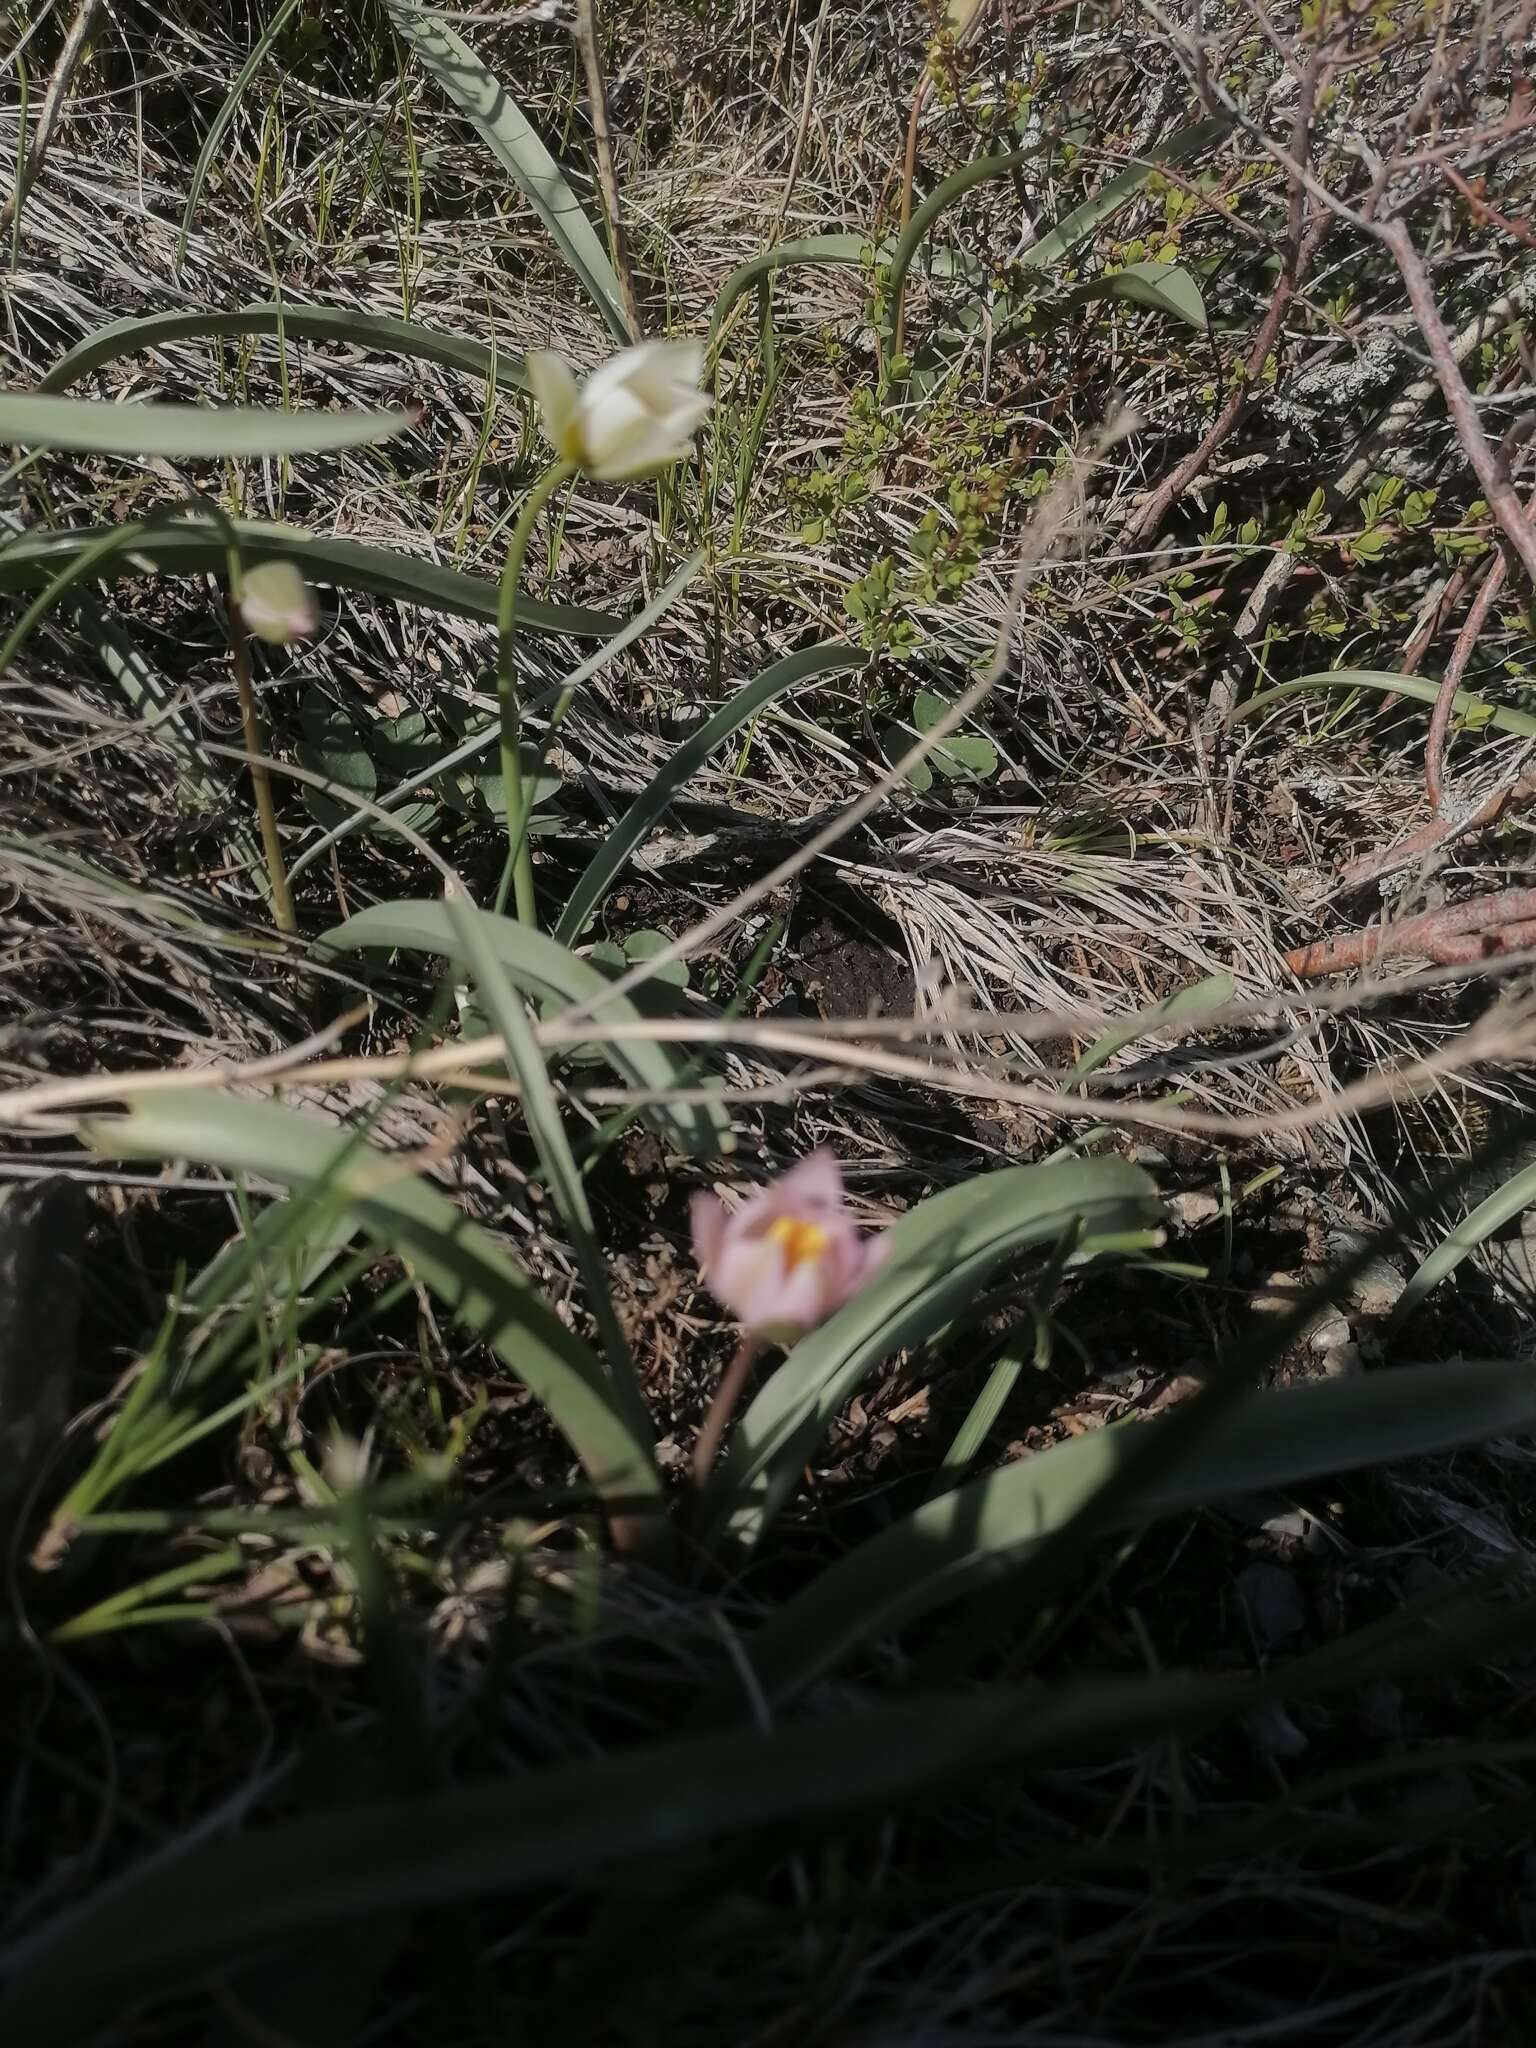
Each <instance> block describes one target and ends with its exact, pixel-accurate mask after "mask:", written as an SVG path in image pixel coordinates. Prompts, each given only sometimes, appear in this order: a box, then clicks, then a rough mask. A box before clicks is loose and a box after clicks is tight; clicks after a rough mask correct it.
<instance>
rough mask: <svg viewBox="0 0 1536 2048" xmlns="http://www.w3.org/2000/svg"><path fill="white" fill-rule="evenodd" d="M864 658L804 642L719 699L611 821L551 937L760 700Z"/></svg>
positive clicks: (592, 896) (568, 929)
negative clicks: (709, 714) (713, 710)
mask: <svg viewBox="0 0 1536 2048" xmlns="http://www.w3.org/2000/svg"><path fill="white" fill-rule="evenodd" d="M868 660H869V656H868V655H867V654H866V653H865V652H864V650H863V649H862V648H859V647H852V646H847V645H844V644H841V643H831V644H829V645H826V646H823V647H805V648H802V649H801V650H800V651H799V653H797V654H790V655H786V656H785V658H784V660H783V661H776V662H775V663H774V664H773V666H772V667H771V668H767V669H764V671H763V673H762V674H761V675H760V676H758V677H757V679H756V680H755V681H754V682H750V683H748V684H747V686H746V688H745V689H744V690H738V691H737V692H736V694H735V696H734V697H732V698H730V699H729V700H728V701H727V702H726V703H724V704H722V705H721V707H720V709H719V710H718V711H717V712H716V713H715V715H714V716H713V718H710V719H707V720H706V721H705V723H704V724H703V725H701V726H700V727H699V729H698V731H697V732H695V733H693V734H691V735H690V736H689V738H687V739H686V740H684V742H683V744H682V745H681V746H680V747H679V748H678V750H677V752H676V753H675V754H674V755H673V756H672V758H671V759H670V760H669V761H668V762H666V764H665V765H664V766H663V767H662V768H660V769H659V770H658V771H657V773H656V774H655V775H654V776H653V777H652V778H651V780H650V782H648V783H647V784H646V786H645V788H644V789H643V790H642V791H641V792H640V794H639V796H637V797H636V798H635V800H634V802H633V803H632V804H631V805H630V807H629V809H628V810H627V811H626V812H625V813H624V815H623V817H622V818H620V819H619V821H618V823H617V824H615V825H613V826H611V827H610V829H609V831H608V834H607V837H606V838H605V839H604V840H603V843H602V845H601V846H600V847H599V848H598V850H597V852H596V853H595V854H594V855H593V856H592V858H591V860H590V861H589V862H588V863H587V866H586V868H585V870H584V871H583V873H582V875H581V877H580V879H579V880H578V881H577V883H576V886H575V888H574V889H573V890H572V891H571V893H570V895H569V897H568V898H567V899H566V905H565V908H564V910H563V911H562V912H561V913H560V921H559V923H558V924H557V925H556V926H555V936H556V937H557V938H560V939H564V940H565V942H566V943H567V945H572V944H574V943H575V941H576V940H577V939H579V938H580V937H581V934H582V932H583V931H585V929H586V927H587V925H588V924H589V923H590V921H591V919H592V917H593V915H594V913H595V912H596V910H597V907H598V905H599V904H600V903H601V902H602V900H603V898H604V897H605V896H606V895H607V893H608V891H609V890H610V889H611V888H612V887H613V884H614V882H615V880H616V879H617V877H618V876H619V875H620V874H621V873H622V871H623V868H624V865H625V863H626V862H627V861H628V860H629V858H630V856H631V855H632V854H633V853H634V851H635V849H636V848H637V847H638V846H640V845H642V844H643V843H644V840H645V838H646V835H647V834H648V833H649V832H650V831H651V829H652V827H653V826H654V825H655V824H656V822H657V821H658V819H660V817H661V816H662V814H663V813H664V812H665V810H666V808H667V806H668V804H670V803H671V802H672V800H673V798H674V797H675V796H676V795H677V793H678V791H679V790H681V789H683V788H685V787H686V786H687V784H688V782H689V781H690V779H691V778H692V777H693V776H694V775H696V774H697V773H698V771H699V769H700V768H702V767H703V765H704V763H705V762H706V761H707V760H708V759H709V756H710V755H711V754H712V753H713V752H714V750H715V748H716V747H718V746H719V745H721V743H722V742H723V741H725V740H728V739H729V738H730V736H731V734H732V733H734V732H739V731H740V729H741V728H742V726H744V725H745V724H746V723H747V722H748V720H749V719H752V718H755V717H756V716H757V714H758V712H759V711H761V710H762V708H763V706H764V705H765V704H771V703H772V702H773V700H774V698H775V697H781V696H782V695H783V694H784V692H785V691H786V690H792V689H793V688H794V687H795V685H796V684H797V683H803V682H805V681H807V680H808V679H809V678H810V677H811V676H819V675H830V674H832V673H833V671H834V670H836V669H845V668H858V667H861V666H862V665H863V664H864V663H866V662H867V661H868Z"/></svg>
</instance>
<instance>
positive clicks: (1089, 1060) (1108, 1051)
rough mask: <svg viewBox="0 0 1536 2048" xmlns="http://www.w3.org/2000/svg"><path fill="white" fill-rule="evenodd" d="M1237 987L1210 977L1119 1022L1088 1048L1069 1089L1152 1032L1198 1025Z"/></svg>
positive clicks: (1224, 976)
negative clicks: (1170, 1026) (1181, 1025)
mask: <svg viewBox="0 0 1536 2048" xmlns="http://www.w3.org/2000/svg"><path fill="white" fill-rule="evenodd" d="M1236 986H1237V984H1236V983H1235V982H1234V981H1233V979H1232V977H1231V975H1230V974H1208V975H1206V976H1205V978H1204V979H1203V980H1201V981H1196V982H1191V983H1190V985H1189V987H1188V988H1181V989H1176V990H1175V991H1174V993H1173V994H1172V995H1171V996H1164V997H1163V999H1162V1001H1161V1002H1160V1003H1148V1004H1147V1006H1146V1008H1145V1009H1142V1010H1137V1011H1136V1012H1135V1013H1134V1014H1133V1015H1132V1016H1129V1017H1122V1018H1120V1019H1119V1021H1118V1022H1117V1023H1114V1024H1111V1025H1110V1027H1109V1029H1108V1030H1107V1031H1103V1032H1101V1033H1100V1034H1099V1036H1098V1037H1097V1038H1096V1039H1095V1040H1094V1041H1093V1043H1092V1045H1090V1046H1089V1048H1088V1050H1087V1051H1086V1052H1085V1053H1084V1054H1083V1056H1082V1058H1081V1059H1080V1060H1079V1061H1078V1063H1077V1065H1076V1066H1075V1067H1074V1068H1073V1069H1072V1071H1071V1073H1070V1074H1069V1075H1068V1076H1067V1085H1068V1086H1069V1087H1070V1086H1072V1085H1074V1084H1075V1083H1077V1082H1079V1081H1086V1080H1087V1078H1088V1076H1089V1075H1090V1074H1092V1073H1095V1072H1097V1070H1098V1069H1099V1068H1100V1067H1102V1066H1103V1065H1104V1063H1105V1061H1106V1060H1112V1059H1113V1058H1114V1056H1115V1054H1116V1053H1117V1052H1121V1051H1123V1050H1124V1048H1125V1047H1126V1046H1128V1045H1134V1044H1135V1043H1136V1041H1137V1039H1138V1038H1145V1037H1146V1036H1147V1034H1148V1033H1149V1032H1152V1031H1158V1030H1161V1029H1163V1028H1165V1027H1166V1026H1167V1025H1170V1024H1194V1023H1198V1022H1199V1020H1200V1019H1201V1018H1202V1017H1206V1016H1209V1014H1210V1013H1211V1011H1212V1010H1219V1009H1221V1008H1222V1006H1223V1005H1224V1004H1226V1003H1230V1002H1231V1000H1232V991H1233V990H1234V988H1235V987H1236Z"/></svg>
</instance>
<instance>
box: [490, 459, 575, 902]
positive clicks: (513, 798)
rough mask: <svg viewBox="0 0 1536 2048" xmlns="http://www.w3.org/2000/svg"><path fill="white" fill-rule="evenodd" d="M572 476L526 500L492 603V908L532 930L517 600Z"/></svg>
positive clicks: (569, 467) (550, 473)
mask: <svg viewBox="0 0 1536 2048" xmlns="http://www.w3.org/2000/svg"><path fill="white" fill-rule="evenodd" d="M575 473H576V465H575V464H574V463H572V462H566V461H564V460H563V459H562V460H559V461H555V462H552V463H551V464H550V465H549V467H548V469H546V470H545V472H544V474H543V475H542V476H541V477H540V478H539V480H538V482H537V483H536V484H535V485H534V486H533V489H532V490H531V491H530V492H529V493H528V495H527V497H526V498H524V500H523V502H522V505H521V506H520V507H519V509H518V514H517V523H516V524H515V525H514V526H513V528H512V538H511V541H510V542H509V543H508V546H507V559H506V562H505V564H504V566H503V568H502V572H501V585H500V588H499V590H498V592H497V599H496V635H497V638H496V702H497V707H498V709H499V711H500V713H501V786H502V796H503V798H504V800H505V802H506V807H507V862H506V866H505V867H504V868H503V869H502V873H501V886H500V887H499V888H498V889H497V891H496V909H497V911H498V912H500V911H503V910H505V909H506V907H507V896H508V893H509V892H510V893H511V894H512V895H513V896H514V898H515V901H516V906H517V915H518V919H519V921H520V922H521V923H523V924H527V925H534V926H537V924H538V921H539V913H538V905H537V903H536V902H535V900H534V893H533V852H532V849H531V847H530V846H529V843H528V822H529V821H528V804H527V801H526V798H525V792H524V789H523V758H522V728H523V719H522V709H521V706H520V705H519V702H518V695H517V660H516V646H517V596H518V587H519V585H520V584H521V582H522V577H523V557H524V556H525V555H526V554H527V552H528V542H529V539H530V537H531V535H532V533H533V522H534V521H535V520H536V519H537V518H538V516H539V514H540V512H541V511H542V510H543V509H544V506H545V505H546V503H547V502H548V501H549V498H550V497H551V495H552V494H553V493H554V492H555V491H557V490H558V489H559V488H560V486H561V484H563V483H564V482H565V481H566V480H567V478H569V477H571V476H574V475H575Z"/></svg>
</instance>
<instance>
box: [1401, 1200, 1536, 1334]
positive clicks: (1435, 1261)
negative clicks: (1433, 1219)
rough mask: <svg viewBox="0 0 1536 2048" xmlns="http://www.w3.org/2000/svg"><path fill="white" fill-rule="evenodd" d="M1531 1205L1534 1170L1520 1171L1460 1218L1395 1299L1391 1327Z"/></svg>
mask: <svg viewBox="0 0 1536 2048" xmlns="http://www.w3.org/2000/svg"><path fill="white" fill-rule="evenodd" d="M1533 1202H1536V1166H1526V1167H1522V1169H1521V1170H1520V1172H1519V1173H1516V1174H1512V1175H1511V1176H1510V1178H1509V1179H1508V1180H1507V1181H1505V1183H1504V1185H1503V1186H1502V1187H1500V1188H1496V1189H1495V1190H1494V1192H1493V1193H1492V1194H1491V1195H1490V1196H1489V1197H1488V1199H1487V1200H1486V1201H1485V1202H1479V1203H1478V1205H1477V1207H1476V1208H1475V1209H1472V1210H1470V1211H1469V1212H1468V1214H1467V1215H1465V1216H1463V1218H1462V1219H1461V1221H1460V1222H1459V1223H1458V1224H1457V1225H1456V1227H1455V1229H1454V1230H1452V1231H1451V1232H1450V1233H1449V1235H1448V1236H1446V1237H1445V1238H1443V1239H1442V1240H1441V1242H1440V1243H1439V1244H1437V1245H1436V1246H1435V1249H1434V1250H1433V1251H1432V1252H1431V1253H1430V1254H1429V1256H1428V1257H1427V1258H1426V1259H1424V1260H1423V1261H1422V1263H1421V1264H1420V1265H1419V1267H1418V1269H1417V1271H1416V1272H1415V1273H1414V1274H1413V1276H1412V1278H1411V1279H1410V1280H1409V1282H1408V1285H1407V1286H1406V1287H1405V1288H1404V1289H1403V1291H1402V1293H1401V1295H1400V1296H1399V1297H1398V1302H1397V1306H1396V1308H1395V1309H1393V1311H1392V1327H1393V1328H1394V1329H1395V1328H1396V1327H1397V1325H1398V1324H1399V1323H1401V1322H1403V1321H1404V1320H1405V1319H1406V1318H1407V1317H1408V1316H1410V1315H1412V1313H1413V1311H1414V1310H1415V1309H1416V1308H1417V1307H1418V1305H1419V1303H1420V1302H1421V1301H1422V1300H1423V1299H1424V1297H1425V1295H1427V1294H1429V1293H1431V1292H1432V1291H1433V1290H1434V1289H1435V1288H1436V1287H1438V1286H1439V1285H1440V1282H1441V1281H1442V1280H1448V1279H1449V1278H1450V1276H1451V1274H1452V1273H1454V1272H1455V1270H1456V1268H1457V1267H1458V1266H1459V1265H1460V1264H1461V1262H1462V1261H1463V1259H1469V1258H1471V1256H1472V1254H1473V1253H1474V1252H1475V1251H1476V1250H1477V1248H1478V1246H1479V1245H1480V1244H1484V1243H1486V1242H1487V1240H1488V1239H1489V1238H1490V1237H1492V1236H1493V1233H1494V1232H1495V1231H1496V1230H1499V1229H1501V1228H1502V1227H1503V1225H1504V1224H1506V1223H1507V1222H1508V1221H1509V1220H1510V1218H1511V1217H1512V1216H1518V1215H1519V1214H1520V1212H1521V1211H1522V1210H1523V1209H1529V1208H1530V1207H1531V1205H1532V1203H1533Z"/></svg>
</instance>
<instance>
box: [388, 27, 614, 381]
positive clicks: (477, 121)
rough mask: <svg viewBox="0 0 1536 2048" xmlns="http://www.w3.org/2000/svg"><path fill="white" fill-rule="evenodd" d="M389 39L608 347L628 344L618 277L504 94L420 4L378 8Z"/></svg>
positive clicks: (544, 152)
mask: <svg viewBox="0 0 1536 2048" xmlns="http://www.w3.org/2000/svg"><path fill="white" fill-rule="evenodd" d="M385 5H386V6H387V8H388V9H389V18H390V20H391V21H392V22H393V23H394V25H395V29H396V31H397V33H398V34H399V35H400V36H401V38H402V39H403V40H404V41H405V42H406V43H408V44H409V45H410V47H411V49H412V50H413V51H414V52H415V54H416V55H417V56H418V57H419V58H420V59H421V61H422V63H423V64H424V65H425V66H426V68H427V70H428V71H429V72H430V73H431V74H432V76H433V78H435V79H436V81H437V83H438V84H439V85H440V86H441V87H442V89H443V91H444V92H445V93H446V94H447V95H448V97H449V99H450V100H452V102H453V104H454V105H455V106H456V107H457V108H458V110H459V112H460V113H461V114H462V115H463V116H464V118H465V120H466V121H468V122H469V124H470V126H471V127H472V128H474V129H475V130H476V131H477V133H478V134H479V136H480V138H481V140H482V141H483V142H484V143H485V144H486V146H487V147H488V148H489V149H490V151H491V153H492V155H493V156H494V157H495V158H496V160H497V162H498V163H499V164H500V165H501V167H502V169H503V170H505V171H506V173H507V174H508V176H509V177H510V178H511V179H512V181H513V183H514V184H515V185H516V186H517V187H518V190H519V191H520V192H522V193H523V194H524V196H525V197H526V198H527V200H528V202H529V204H530V205H531V206H532V208H533V210H534V212H535V213H536V214H537V215H538V216H539V219H540V220H541V221H543V223H544V225H545V227H546V228H548V230H549V232H550V234H551V235H552V236H553V238H554V241H555V244H556V246H557V248H558V249H559V251H560V253H561V255H562V256H563V257H564V258H565V260H566V262H567V263H568V264H569V265H570V267H571V269H572V270H573V271H574V272H575V273H576V276H577V277H578V278H579V279H580V281H581V285H582V288H583V290H585V292H586V293H587V295H588V297H589V298H590V299H591V301H592V303H593V305H595V306H596V307H597V309H598V311H599V312H600V313H601V314H602V316H603V319H604V320H605V321H606V322H607V325H608V330H609V332H610V333H611V334H612V335H613V337H614V339H615V340H616V341H621V342H622V341H632V340H634V339H636V337H635V336H633V335H631V333H630V331H629V323H628V322H627V320H626V319H625V317H624V298H623V294H622V292H621V291H620V289H619V280H618V276H617V274H616V273H615V271H614V267H613V264H612V263H611V262H610V260H609V257H608V252H607V250H606V249H605V248H604V247H603V243H602V239H601V237H600V236H599V235H598V233H597V230H596V229H595V228H594V227H593V225H592V223H591V221H589V220H588V218H587V216H586V214H585V213H584V212H583V211H582V208H581V204H580V202H579V201H578V199H577V197H576V195H575V193H574V192H573V191H572V190H571V188H570V185H569V184H568V183H567V182H566V177H565V173H564V172H563V171H562V170H561V168H560V166H559V165H558V164H557V163H556V162H555V160H554V158H553V157H552V156H551V155H550V153H549V151H548V150H547V149H546V148H545V147H544V144H543V143H542V142H541V141H540V140H539V138H538V136H537V135H536V134H535V133H534V130H533V128H532V126H531V124H530V123H529V121H528V119H527V116H526V115H525V114H524V113H523V111H522V109H521V108H520V107H519V106H518V104H517V102H516V101H515V100H514V99H513V98H512V96H511V94H510V93H509V92H508V91H507V89H506V87H505V86H504V85H502V84H501V83H500V81H499V80H498V79H497V78H496V77H495V76H494V74H493V73H492V72H490V71H488V70H487V69H486V67H485V65H484V64H482V63H481V61H480V59H479V58H478V57H477V56H476V55H475V53H474V51H473V50H472V49H471V48H470V47H469V44H468V43H466V42H465V40H464V38H463V37H462V36H461V35H459V34H457V33H456V31H455V30H453V29H451V28H450V27H449V26H448V23H447V22H446V21H444V20H443V19H442V17H441V16H440V15H438V14H435V13H434V12H433V10H432V9H431V8H430V7H425V6H423V5H422V4H421V0H385Z"/></svg>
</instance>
